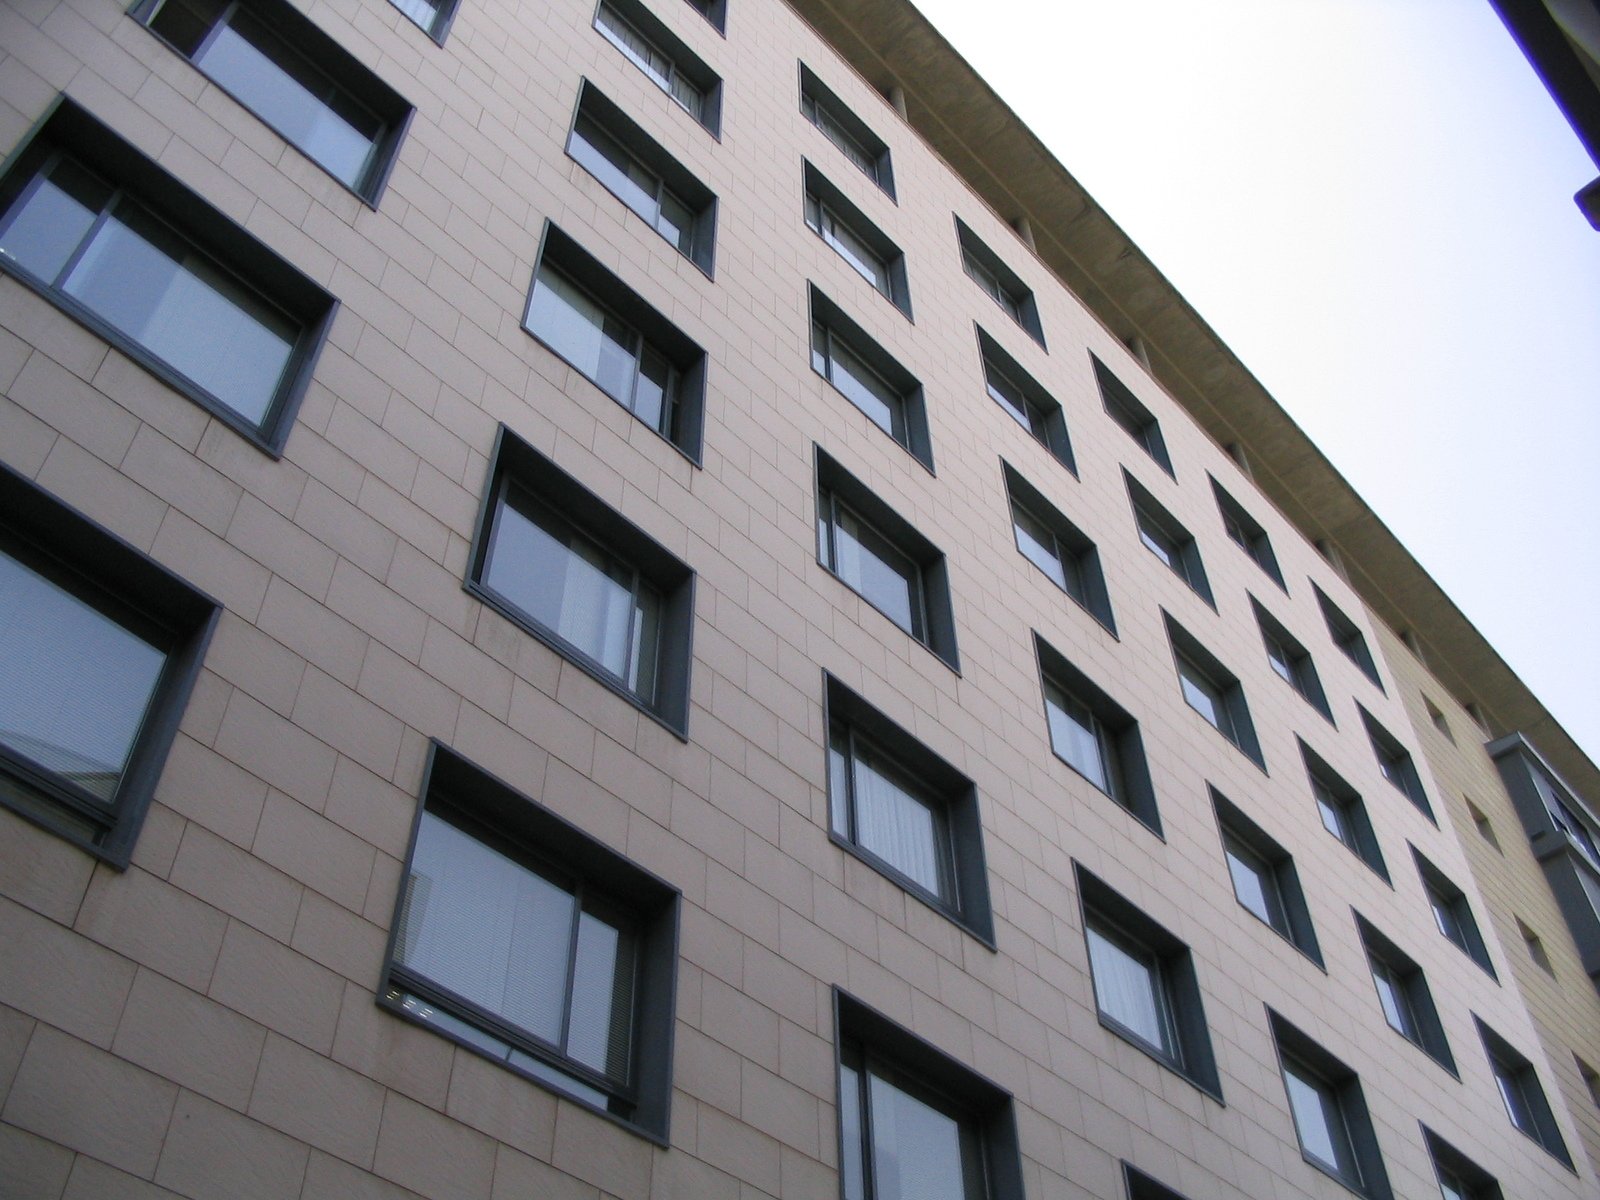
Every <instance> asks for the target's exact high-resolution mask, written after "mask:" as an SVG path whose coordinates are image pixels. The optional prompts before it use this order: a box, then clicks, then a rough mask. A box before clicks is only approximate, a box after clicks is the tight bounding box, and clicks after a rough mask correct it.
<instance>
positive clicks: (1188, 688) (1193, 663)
mask: <svg viewBox="0 0 1600 1200" xmlns="http://www.w3.org/2000/svg"><path fill="white" fill-rule="evenodd" d="M1161 616H1162V619H1163V620H1164V621H1165V622H1166V625H1167V639H1168V641H1170V642H1171V643H1172V657H1173V661H1174V663H1175V664H1176V665H1177V668H1178V687H1179V689H1180V690H1181V691H1182V692H1183V698H1184V701H1185V702H1186V703H1187V704H1188V705H1189V707H1190V708H1192V709H1194V710H1195V712H1197V713H1199V714H1200V715H1201V716H1202V717H1204V718H1205V720H1206V723H1207V724H1209V725H1210V726H1212V727H1213V728H1214V729H1215V730H1216V731H1217V732H1218V733H1220V734H1221V735H1222V736H1223V737H1225V738H1227V739H1228V740H1229V741H1230V742H1232V743H1233V744H1234V745H1235V746H1237V747H1238V748H1239V749H1240V750H1241V751H1242V752H1243V753H1244V756H1245V757H1246V758H1248V759H1249V760H1250V761H1251V762H1253V763H1255V764H1256V766H1258V767H1260V768H1261V769H1262V770H1263V771H1264V770H1266V769H1267V762H1266V759H1264V758H1263V757H1262V756H1261V743H1260V741H1258V740H1257V738H1256V728H1255V724H1254V723H1253V722H1252V721H1251V720H1250V708H1249V706H1248V705H1247V704H1246V703H1245V699H1244V689H1243V688H1242V687H1241V686H1240V685H1239V677H1238V676H1237V675H1235V674H1233V672H1231V671H1229V670H1228V668H1226V667H1224V666H1223V665H1222V663H1221V662H1220V661H1219V660H1218V659H1217V658H1216V657H1215V656H1213V655H1212V654H1211V652H1210V651H1209V650H1207V649H1206V648H1205V647H1204V646H1202V645H1201V644H1200V643H1199V642H1198V641H1197V640H1196V639H1195V638H1194V637H1193V636H1192V635H1191V634H1190V633H1189V631H1188V630H1186V629H1184V628H1183V626H1181V625H1179V624H1178V623H1177V622H1176V621H1174V620H1173V619H1172V617H1171V616H1170V615H1169V614H1168V613H1166V612H1164V611H1163V612H1162V614H1161Z"/></svg>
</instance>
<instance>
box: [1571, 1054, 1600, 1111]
mask: <svg viewBox="0 0 1600 1200" xmlns="http://www.w3.org/2000/svg"><path fill="white" fill-rule="evenodd" d="M1572 1061H1573V1062H1574V1063H1575V1064H1576V1065H1577V1068H1578V1078H1580V1079H1582V1080H1583V1086H1584V1088H1585V1089H1586V1090H1587V1091H1588V1093H1589V1100H1590V1102H1591V1103H1592V1104H1593V1105H1594V1106H1595V1107H1596V1108H1600V1071H1596V1070H1595V1069H1594V1068H1593V1067H1591V1066H1590V1065H1589V1064H1588V1063H1586V1062H1584V1061H1583V1059H1581V1058H1579V1057H1578V1056H1577V1055H1576V1054H1574V1055H1573V1056H1572Z"/></svg>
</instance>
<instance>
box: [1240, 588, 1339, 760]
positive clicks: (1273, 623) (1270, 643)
mask: <svg viewBox="0 0 1600 1200" xmlns="http://www.w3.org/2000/svg"><path fill="white" fill-rule="evenodd" d="M1250 607H1251V610H1252V611H1253V612H1254V613H1255V616H1256V625H1257V627H1258V628H1259V629H1260V630H1261V644H1262V646H1263V648H1264V649H1265V650H1266V652H1267V665H1268V666H1269V667H1271V668H1272V673H1273V674H1274V675H1276V676H1277V677H1278V678H1279V679H1282V680H1283V681H1284V682H1285V683H1287V684H1288V685H1289V686H1290V687H1292V688H1293V689H1294V690H1295V691H1296V692H1297V693H1298V694H1299V696H1300V698H1301V699H1302V700H1304V701H1305V702H1306V703H1307V704H1309V705H1310V706H1311V707H1312V708H1314V709H1316V710H1317V712H1318V713H1320V714H1321V715H1322V718H1323V719H1324V720H1325V721H1327V722H1328V724H1330V725H1332V726H1334V728H1338V722H1337V721H1335V720H1334V719H1333V709H1332V708H1331V707H1330V706H1329V704H1328V694H1327V693H1326V692H1324V691H1323V690H1322V679H1321V677H1320V676H1319V675H1318V674H1317V666H1316V663H1315V662H1313V661H1312V658H1311V651H1309V650H1307V649H1306V648H1305V647H1304V646H1303V645H1301V644H1300V642H1299V640H1298V639H1296V638H1295V636H1294V635H1293V634H1292V633H1290V632H1289V631H1288V629H1287V628H1285V627H1284V625H1283V622H1281V621H1279V620H1278V619H1277V618H1276V617H1274V616H1273V615H1272V614H1271V613H1270V612H1268V611H1267V610H1266V608H1264V607H1263V606H1262V604H1261V602H1260V601H1259V600H1257V599H1256V598H1255V597H1254V596H1251V597H1250ZM1274 650H1276V651H1277V653H1274ZM1280 664H1281V668H1282V669H1280Z"/></svg>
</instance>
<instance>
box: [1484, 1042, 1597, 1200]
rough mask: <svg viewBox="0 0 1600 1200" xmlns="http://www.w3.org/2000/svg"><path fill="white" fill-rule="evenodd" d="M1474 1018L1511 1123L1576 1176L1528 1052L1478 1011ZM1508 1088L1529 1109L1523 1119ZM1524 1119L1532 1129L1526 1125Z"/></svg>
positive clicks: (1564, 1141) (1542, 1085) (1574, 1168)
mask: <svg viewBox="0 0 1600 1200" xmlns="http://www.w3.org/2000/svg"><path fill="white" fill-rule="evenodd" d="M1472 1020H1473V1022H1474V1024H1476V1025H1477V1027H1478V1036H1479V1037H1480V1038H1481V1039H1482V1041H1483V1055H1484V1058H1485V1059H1487V1060H1488V1063H1489V1070H1490V1074H1491V1075H1492V1076H1493V1077H1494V1081H1495V1085H1496V1087H1497V1088H1498V1089H1499V1091H1500V1100H1501V1103H1502V1104H1503V1105H1504V1107H1505V1110H1506V1119H1507V1120H1508V1121H1509V1122H1510V1123H1511V1127H1512V1128H1513V1129H1515V1130H1516V1131H1517V1132H1518V1133H1521V1134H1523V1135H1524V1136H1525V1137H1527V1138H1528V1139H1529V1140H1530V1141H1532V1142H1534V1143H1535V1144H1536V1145H1538V1146H1539V1147H1540V1148H1542V1149H1543V1150H1544V1152H1545V1153H1546V1154H1548V1155H1550V1157H1551V1158H1553V1159H1555V1160H1556V1161H1557V1162H1559V1163H1560V1164H1561V1165H1562V1166H1564V1167H1566V1169H1567V1170H1569V1171H1571V1172H1572V1173H1573V1174H1574V1175H1576V1174H1577V1167H1576V1166H1574V1165H1573V1162H1572V1155H1571V1154H1570V1153H1569V1152H1568V1150H1567V1143H1566V1140H1565V1139H1564V1138H1563V1137H1562V1136H1561V1127H1560V1126H1559V1125H1558V1124H1557V1123H1556V1118H1555V1113H1554V1111H1553V1110H1552V1109H1551V1107H1550V1101H1549V1099H1548V1098H1547V1095H1546V1093H1545V1089H1544V1084H1543V1083H1542V1082H1541V1081H1540V1079H1539V1072H1538V1070H1537V1068H1535V1067H1534V1065H1533V1063H1532V1062H1530V1061H1529V1059H1528V1057H1527V1055H1525V1054H1523V1053H1522V1052H1521V1051H1519V1050H1518V1049H1517V1048H1516V1047H1515V1046H1513V1045H1512V1044H1511V1043H1510V1042H1508V1041H1506V1039H1505V1038H1503V1037H1501V1036H1500V1035H1499V1034H1498V1033H1496V1032H1495V1031H1494V1030H1492V1029H1490V1028H1489V1027H1488V1026H1487V1025H1485V1024H1484V1023H1483V1018H1481V1017H1479V1016H1478V1015H1477V1014H1476V1013H1474V1014H1473V1017H1472ZM1507 1091H1511V1092H1514V1093H1516V1095H1517V1097H1518V1099H1519V1100H1520V1101H1521V1103H1522V1104H1523V1106H1524V1107H1525V1108H1526V1112H1525V1113H1524V1114H1523V1115H1522V1117H1521V1118H1520V1119H1519V1117H1518V1115H1517V1114H1516V1113H1515V1112H1513V1103H1512V1100H1511V1098H1510V1097H1509V1096H1507V1095H1506V1093H1507ZM1524 1120H1526V1121H1527V1122H1528V1123H1529V1125H1531V1126H1532V1128H1529V1127H1528V1125H1524V1124H1523V1121H1524Z"/></svg>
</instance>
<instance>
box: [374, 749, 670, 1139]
mask: <svg viewBox="0 0 1600 1200" xmlns="http://www.w3.org/2000/svg"><path fill="white" fill-rule="evenodd" d="M677 926H678V895H677V892H676V891H675V890H674V889H673V888H672V887H671V886H670V885H668V884H666V883H663V882H662V881H661V880H659V879H657V878H655V877H654V876H652V875H649V874H647V873H646V872H645V871H643V870H641V869H640V868H639V867H636V866H634V865H633V864H632V863H630V862H628V861H627V860H626V859H625V858H623V857H621V856H620V855H618V854H616V853H615V852H613V851H612V850H610V849H608V848H607V847H605V846H602V845H600V844H599V843H598V842H595V841H593V840H592V839H590V838H589V837H588V835H586V834H584V833H583V832H582V831H580V830H578V829H577V828H575V827H574V826H572V825H569V824H567V822H565V821H564V820H562V819H561V818H560V817H558V816H556V815H555V814H554V813H552V812H550V811H549V810H548V809H546V808H544V807H543V806H542V805H540V804H539V803H538V801H537V800H535V799H533V798H532V797H530V796H525V795H522V794H521V793H519V792H516V791H514V790H513V789H512V788H511V787H509V786H508V785H506V784H504V783H501V782H500V781H499V780H497V779H493V778H491V777H490V776H488V775H486V774H484V773H483V772H482V771H480V770H478V768H476V767H474V766H473V765H472V764H470V763H469V762H467V761H466V760H465V759H463V758H459V757H457V756H456V755H455V754H454V753H453V752H451V751H450V750H448V749H447V748H445V747H444V746H442V745H440V744H439V743H437V742H435V743H433V745H432V746H431V748H430V750H429V755H428V766H427V772H426V776H425V782H424V785H423V793H422V804H421V807H420V808H419V810H418V812H417V821H416V825H415V826H414V827H413V831H412V835H411V847H410V849H409V851H408V852H407V854H406V873H405V882H404V884H403V886H402V887H401V889H400V893H399V895H398V896H397V897H396V902H395V914H394V922H393V925H392V930H393V932H392V933H391V934H390V938H389V949H388V962H387V966H386V967H385V971H384V981H383V986H382V987H381V989H380V990H379V993H378V997H379V999H378V1003H379V1004H380V1005H382V1006H383V1007H384V1008H386V1009H388V1010H389V1011H391V1012H393V1013H395V1014H397V1015H398V1016H400V1017H403V1018H405V1019H406V1020H409V1021H414V1022H416V1023H417V1024H419V1025H425V1026H427V1027H428V1028H430V1029H432V1030H434V1031H435V1032H437V1033H439V1034H441V1035H443V1036H444V1037H446V1038H449V1039H450V1040H451V1041H453V1042H455V1043H457V1044H458V1045H460V1046H463V1047H465V1048H466V1049H468V1050H471V1051H473V1052H474V1053H477V1054H481V1055H483V1056H484V1057H485V1058H488V1059H491V1060H493V1061H495V1062H498V1063H501V1064H502V1065H503V1066H505V1067H506V1068H507V1069H508V1070H511V1071H515V1072H517V1073H518V1074H520V1075H524V1076H527V1077H528V1078H530V1079H532V1080H534V1081H536V1082H538V1083H539V1084H541V1085H543V1086H545V1087H548V1088H550V1089H551V1090H553V1091H557V1092H560V1093H562V1094H563V1095H565V1096H567V1097H568V1098H570V1099H573V1100H576V1101H578V1102H579V1103H580V1104H584V1105H587V1106H588V1107H590V1108H593V1109H595V1110H597V1111H599V1112H602V1113H605V1114H607V1115H609V1116H611V1117H613V1118H615V1119H616V1120H618V1121H620V1122H622V1123H624V1124H626V1125H629V1126H631V1127H632V1128H634V1129H635V1130H636V1131H638V1132H639V1133H642V1134H644V1135H646V1136H647V1137H650V1138H651V1139H652V1140H654V1141H656V1142H659V1143H660V1144H661V1145H665V1144H666V1140H667V1115H668V1105H669V1101H670V1099H671V1082H672V1081H671V1077H670V1071H671V1062H672V1021H673V1018H672V1001H673V976H674V972H675V965H676V958H677Z"/></svg>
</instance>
